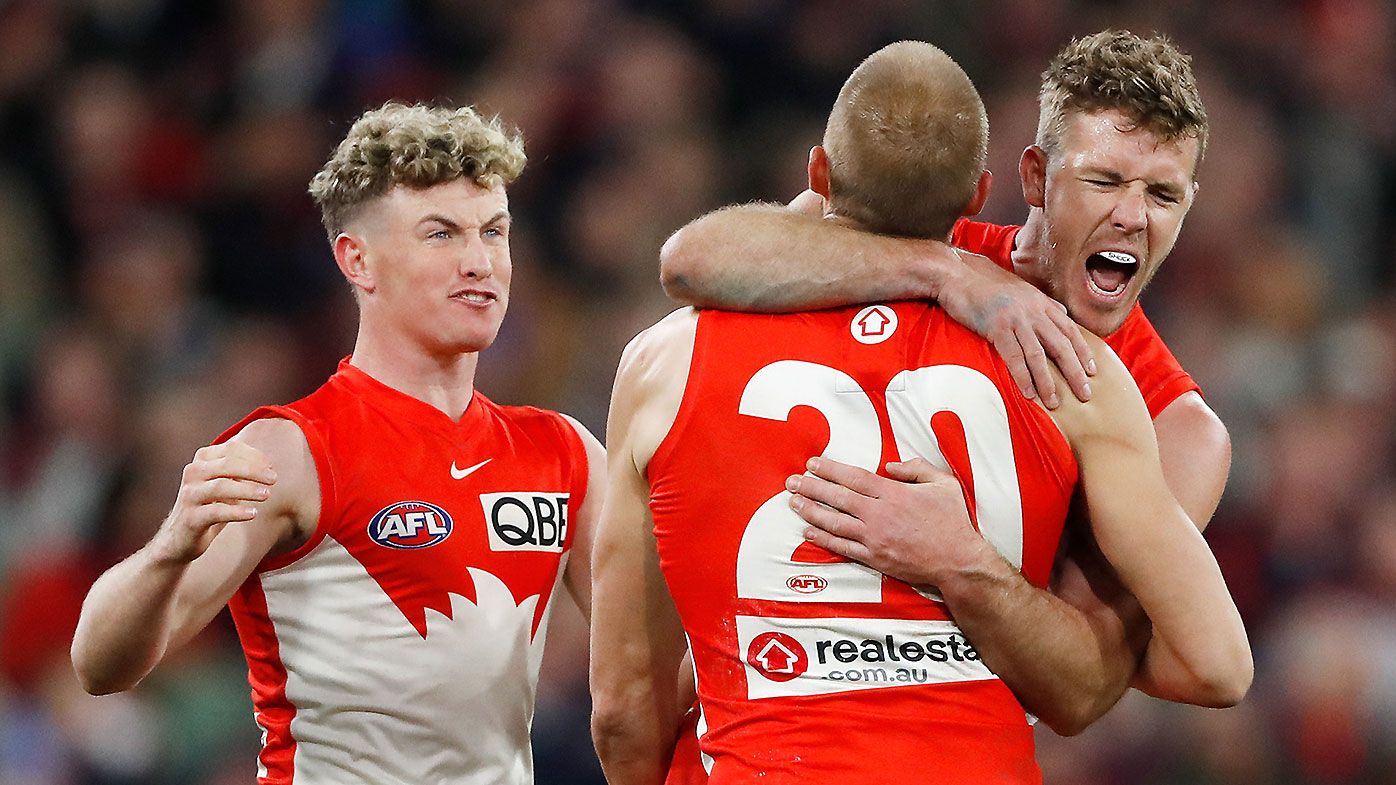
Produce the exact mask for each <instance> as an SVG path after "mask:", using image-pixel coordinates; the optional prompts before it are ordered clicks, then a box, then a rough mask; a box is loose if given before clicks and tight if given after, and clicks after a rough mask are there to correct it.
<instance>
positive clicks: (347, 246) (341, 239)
mask: <svg viewBox="0 0 1396 785" xmlns="http://www.w3.org/2000/svg"><path fill="white" fill-rule="evenodd" d="M333 247H334V263H335V264H337V265H339V271H340V272H341V273H344V277H345V278H348V279H349V283H350V284H351V285H352V286H353V287H354V289H355V291H361V292H363V293H365V294H367V293H370V292H372V291H373V290H374V289H375V288H377V283H376V282H375V281H374V280H373V271H372V270H370V269H369V266H368V256H367V250H368V249H367V248H365V246H364V242H363V239H362V238H360V237H358V236H357V235H354V234H351V233H349V232H340V233H339V234H338V235H336V236H335V238H334V246H333Z"/></svg>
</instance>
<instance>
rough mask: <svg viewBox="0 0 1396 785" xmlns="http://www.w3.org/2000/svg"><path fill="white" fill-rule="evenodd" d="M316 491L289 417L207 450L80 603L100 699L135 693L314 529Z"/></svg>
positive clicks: (80, 642) (80, 662)
mask: <svg viewBox="0 0 1396 785" xmlns="http://www.w3.org/2000/svg"><path fill="white" fill-rule="evenodd" d="M319 506H320V497H319V486H318V481H317V478H316V475H315V467H314V463H313V460H312V459H311V456H310V451H309V447H308V446H307V444H306V441H305V436H304V435H303V434H302V433H301V431H300V429H299V428H298V427H296V425H295V424H294V423H292V422H290V421H288V420H279V419H268V420H258V421H256V422H253V423H250V424H249V425H248V426H247V427H246V428H244V429H243V430H242V432H241V433H239V434H238V435H237V436H235V437H233V439H231V440H229V441H228V442H225V443H223V444H219V445H214V446H210V447H204V448H201V449H200V450H199V451H198V452H197V453H195V455H194V459H193V460H192V461H191V462H190V463H189V465H188V466H186V467H185V469H184V474H183V478H182V481H181V484H180V489H179V494H178V496H177V498H176V501H175V504H174V507H173V509H171V511H170V514H169V516H168V517H167V518H166V519H165V521H164V523H162V524H161V526H160V529H159V531H157V532H156V534H155V536H154V537H152V538H151V540H150V542H149V543H147V544H146V545H145V546H144V547H143V548H141V549H140V550H139V551H137V552H136V553H135V554H133V555H131V556H130V557H128V558H127V559H126V560H125V561H123V562H121V563H120V564H118V565H116V566H114V567H112V568H111V569H110V570H108V571H107V572H106V573H105V574H104V575H102V577H101V578H99V579H98V580H97V582H96V583H95V584H94V585H93V587H92V589H91V591H90V592H89V593H88V595H87V599H86V601H85V602H84V603H83V608H82V615H81V617H80V619H79V620H78V627H77V632H76V634H75V636H74V638H73V646H72V657H73V666H74V669H75V670H76V672H77V674H78V678H79V680H80V681H81V683H82V685H83V687H84V688H85V689H86V690H87V691H88V692H91V693H93V694H106V693H111V692H119V691H122V690H127V689H130V688H131V687H134V686H135V685H136V684H138V683H139V682H140V681H141V680H142V679H143V678H145V676H146V675H147V674H149V673H150V671H151V670H152V669H154V668H155V666H156V665H157V664H158V663H159V662H160V660H161V659H162V658H163V657H164V656H165V654H166V653H167V652H168V651H170V650H172V649H175V648H178V647H179V646H181V645H183V644H184V643H186V642H187V641H188V640H189V639H190V638H192V637H193V636H194V635H195V634H196V633H198V632H199V630H202V629H203V628H204V627H205V626H207V624H208V623H209V621H211V620H212V619H213V617H214V615H216V614H217V613H218V611H219V609H220V608H222V607H223V606H224V605H226V604H227V602H228V599H229V598H230V597H232V595H233V593H234V592H235V591H236V590H237V588H238V586H239V585H241V584H242V582H243V581H244V580H245V579H246V578H247V576H248V575H250V574H251V572H252V570H253V569H255V568H256V566H257V564H258V563H259V562H260V561H261V560H262V559H264V558H266V556H268V555H269V554H275V553H280V552H285V551H289V550H292V549H294V548H295V547H297V546H298V545H299V544H301V543H302V542H304V541H305V539H306V538H307V537H308V536H309V532H311V531H312V530H313V529H314V526H315V522H316V520H317V518H318V515H319Z"/></svg>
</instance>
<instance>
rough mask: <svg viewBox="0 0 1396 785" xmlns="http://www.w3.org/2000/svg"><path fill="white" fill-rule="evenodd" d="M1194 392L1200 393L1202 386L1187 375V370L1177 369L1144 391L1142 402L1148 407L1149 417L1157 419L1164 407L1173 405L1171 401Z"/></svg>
mask: <svg viewBox="0 0 1396 785" xmlns="http://www.w3.org/2000/svg"><path fill="white" fill-rule="evenodd" d="M1190 392H1195V393H1197V394H1198V395H1201V394H1202V388H1201V387H1199V386H1198V384H1197V382H1196V381H1194V380H1193V378H1192V377H1191V376H1189V375H1188V373H1187V371H1178V372H1177V373H1174V374H1173V375H1171V376H1168V377H1166V378H1165V379H1164V380H1163V381H1162V382H1160V383H1159V384H1156V385H1154V388H1153V389H1152V390H1149V391H1147V392H1145V393H1144V403H1145V405H1147V406H1148V407H1149V417H1150V418H1152V419H1158V416H1159V415H1160V414H1162V413H1163V410H1164V409H1167V408H1168V407H1169V406H1172V405H1173V402H1174V401H1176V400H1178V399H1179V398H1181V397H1183V396H1184V395H1187V394H1188V393H1190Z"/></svg>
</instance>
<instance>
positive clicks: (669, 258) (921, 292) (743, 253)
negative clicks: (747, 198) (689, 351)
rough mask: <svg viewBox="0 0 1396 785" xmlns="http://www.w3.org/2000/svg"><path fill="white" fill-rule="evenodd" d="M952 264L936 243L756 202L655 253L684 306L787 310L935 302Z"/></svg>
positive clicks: (709, 219) (689, 229) (685, 231)
mask: <svg viewBox="0 0 1396 785" xmlns="http://www.w3.org/2000/svg"><path fill="white" fill-rule="evenodd" d="M958 264H960V260H959V258H958V257H957V255H956V254H955V253H954V251H952V250H951V249H950V247H949V246H947V245H944V244H942V243H936V242H931V241H927V240H914V239H905V238H897V237H888V236H883V235H876V234H870V233H868V232H862V231H858V230H855V229H852V228H849V227H847V226H843V225H840V224H837V223H834V222H831V221H826V220H821V219H819V218H815V217H812V216H808V215H804V214H802V213H797V212H795V211H792V210H788V209H786V208H784V207H781V206H778V205H769V204H753V205H741V206H736V207H727V208H724V209H722V210H718V211H716V212H713V213H709V214H707V215H705V216H703V217H701V218H699V219H697V220H696V221H694V222H692V223H690V224H688V225H687V226H685V227H683V228H682V229H680V230H679V231H678V232H676V233H674V235H673V236H672V237H670V238H669V240H668V241H667V242H665V243H664V247H663V249H662V250H661V251H660V280H661V282H662V283H663V284H664V290H665V291H666V292H667V293H668V294H669V296H670V297H671V298H673V299H675V300H677V301H679V302H683V303H687V304H689V305H694V306H698V307H705V308H728V309H734V310H746V311H762V312H784V311H796V310H805V309H811V308H827V307H831V306H836V305H845V304H850V303H858V302H878V301H883V300H896V299H925V298H930V299H934V298H935V297H936V296H937V295H938V294H939V292H940V290H941V285H942V284H943V282H944V280H945V279H946V277H947V276H949V275H951V274H953V272H954V271H955V267H954V265H958Z"/></svg>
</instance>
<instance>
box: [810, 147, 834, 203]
mask: <svg viewBox="0 0 1396 785" xmlns="http://www.w3.org/2000/svg"><path fill="white" fill-rule="evenodd" d="M808 172H809V189H810V190H811V191H814V192H815V193H817V194H819V195H820V196H822V197H824V199H825V201H828V199H829V154H828V153H826V152H825V151H824V148H823V147H822V146H820V145H815V146H814V147H811V148H810V150H809V167H808Z"/></svg>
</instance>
